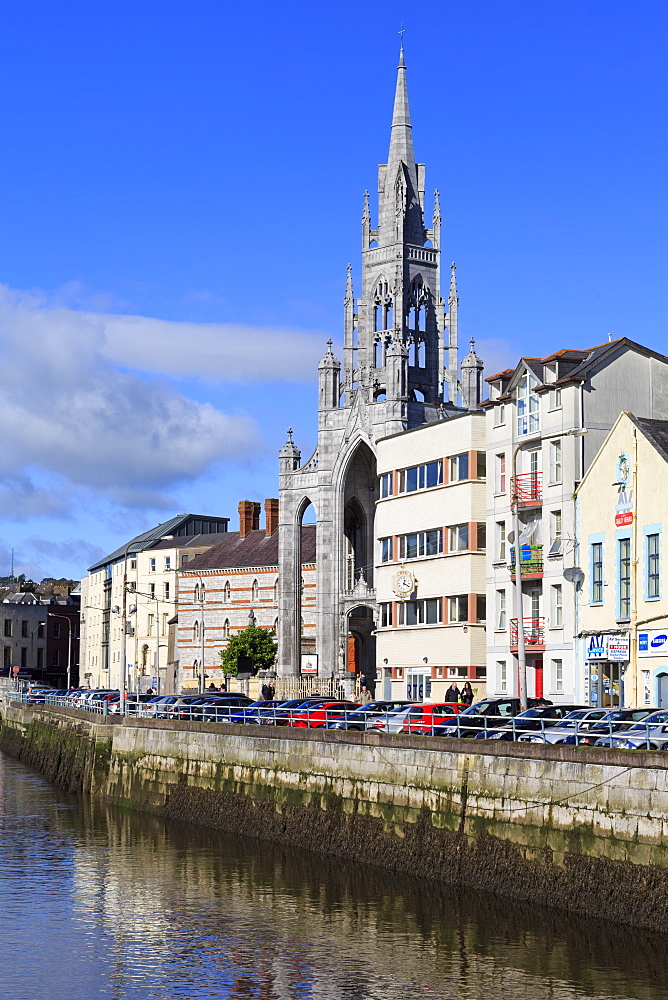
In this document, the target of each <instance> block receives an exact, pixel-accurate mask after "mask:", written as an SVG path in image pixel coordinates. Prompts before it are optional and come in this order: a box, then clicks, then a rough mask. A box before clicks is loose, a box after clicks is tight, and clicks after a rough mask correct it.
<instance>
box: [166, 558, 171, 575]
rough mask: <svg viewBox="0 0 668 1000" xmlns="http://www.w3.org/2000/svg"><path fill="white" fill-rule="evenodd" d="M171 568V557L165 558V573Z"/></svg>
mask: <svg viewBox="0 0 668 1000" xmlns="http://www.w3.org/2000/svg"><path fill="white" fill-rule="evenodd" d="M171 568H172V557H171V556H165V572H168V571H169V570H170V569H171Z"/></svg>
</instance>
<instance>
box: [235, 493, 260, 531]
mask: <svg viewBox="0 0 668 1000" xmlns="http://www.w3.org/2000/svg"><path fill="white" fill-rule="evenodd" d="M259 527H260V505H259V503H256V502H255V501H254V500H240V501H239V534H240V535H241V537H242V538H245V537H246V535H247V534H249V532H251V531H257V530H258V528H259Z"/></svg>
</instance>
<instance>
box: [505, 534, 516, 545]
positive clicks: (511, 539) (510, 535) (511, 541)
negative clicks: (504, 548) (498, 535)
mask: <svg viewBox="0 0 668 1000" xmlns="http://www.w3.org/2000/svg"><path fill="white" fill-rule="evenodd" d="M506 537H507V539H508V541H509V542H510V544H511V545H512V544H513V542H514V541H515V532H514V531H509V532H508V534H507V536H506Z"/></svg>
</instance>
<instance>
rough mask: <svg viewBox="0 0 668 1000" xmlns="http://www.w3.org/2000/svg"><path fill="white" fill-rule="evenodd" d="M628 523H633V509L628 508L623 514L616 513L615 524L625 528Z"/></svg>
mask: <svg viewBox="0 0 668 1000" xmlns="http://www.w3.org/2000/svg"><path fill="white" fill-rule="evenodd" d="M627 524H633V511H631V510H627V511H624V512H623V513H621V514H615V525H616V527H618V528H623V527H624V526H625V525H627Z"/></svg>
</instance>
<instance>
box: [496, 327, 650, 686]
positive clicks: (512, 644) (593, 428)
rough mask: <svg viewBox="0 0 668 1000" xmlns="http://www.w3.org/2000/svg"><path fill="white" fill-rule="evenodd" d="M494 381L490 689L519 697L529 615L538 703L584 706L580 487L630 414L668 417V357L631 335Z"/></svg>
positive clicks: (522, 364)
mask: <svg viewBox="0 0 668 1000" xmlns="http://www.w3.org/2000/svg"><path fill="white" fill-rule="evenodd" d="M486 381H487V382H488V383H489V386H490V396H489V399H488V400H486V401H485V402H484V403H483V406H484V407H485V408H486V409H487V470H488V493H487V537H488V546H487V606H488V609H489V610H488V623H487V631H488V635H487V693H488V695H507V694H517V693H518V690H519V675H518V659H517V653H518V639H519V636H518V622H519V618H520V617H522V619H523V630H524V637H525V649H526V659H527V677H528V694H529V696H530V697H533V696H535V697H541V696H543V697H546V698H549V699H551V700H553V701H555V702H573V701H580V700H582V698H583V683H582V678H581V677H580V676H579V675H578V672H577V671H576V657H575V638H574V637H575V634H576V600H577V587H578V586H579V584H578V574H577V573H574V572H571V571H572V570H574V569H577V567H576V559H577V554H576V523H575V501H574V494H575V490H576V489H577V486H578V484H579V482H580V481H581V480H582V478H583V475H584V473H585V472H586V470H587V468H588V467H589V465H590V464H591V462H592V460H593V458H594V456H595V455H596V453H597V451H598V450H599V448H600V446H601V444H602V443H603V441H604V439H605V437H606V435H607V433H608V432H609V430H610V428H611V427H612V425H613V424H614V422H615V420H616V419H617V417H618V415H619V413H620V412H621V410H622V408H624V409H626V408H629V407H632V408H633V410H634V412H636V413H638V414H639V415H641V416H647V417H659V418H664V417H666V416H668V359H666V358H665V357H663V355H660V354H657V353H656V352H654V351H650V350H648V349H647V348H645V347H642V346H641V345H639V344H636V343H634V342H633V341H631V340H628V339H627V338H621V339H620V340H615V341H612V342H610V343H607V344H602V345H600V346H598V347H594V348H591V349H587V350H561V351H558V352H556V353H555V354H551V355H549V356H548V357H545V358H522V359H520V361H519V363H518V365H517V367H516V368H514V369H509V370H507V371H503V372H500V373H498V374H497V375H493V376H491V377H490V378H488V379H486ZM583 432H586V433H583ZM515 505H516V507H517V510H518V516H519V521H520V544H519V556H520V569H521V579H522V586H521V608H520V607H519V606H518V605H519V603H520V602H519V593H518V588H517V587H516V575H515V570H516V565H517V563H516V553H517V548H518V546H517V545H516V544H514V539H513V542H512V543H511V538H512V534H511V532H512V530H513V524H512V522H513V510H514V507H515Z"/></svg>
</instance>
